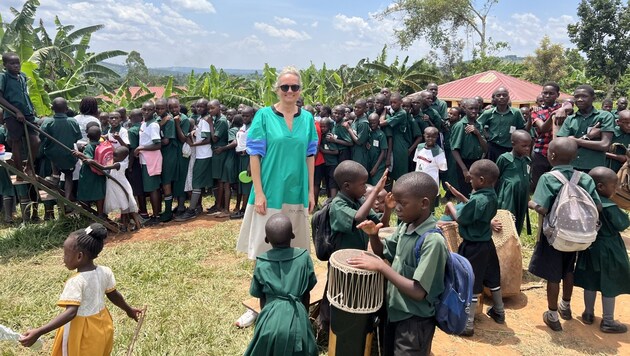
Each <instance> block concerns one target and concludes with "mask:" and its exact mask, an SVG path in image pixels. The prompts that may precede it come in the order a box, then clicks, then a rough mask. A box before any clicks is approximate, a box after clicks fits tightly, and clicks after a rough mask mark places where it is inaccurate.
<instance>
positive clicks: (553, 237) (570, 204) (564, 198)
mask: <svg viewBox="0 0 630 356" xmlns="http://www.w3.org/2000/svg"><path fill="white" fill-rule="evenodd" d="M549 173H550V174H551V175H552V176H554V177H555V178H556V179H557V180H559V181H560V183H562V188H560V191H559V192H558V195H557V196H556V200H555V201H554V202H553V205H552V206H551V209H550V210H549V212H548V213H547V215H545V218H544V220H543V233H544V234H545V236H546V237H547V241H548V242H549V244H550V245H551V246H553V248H555V249H556V250H558V251H563V252H575V251H583V250H585V249H587V248H588V247H589V246H590V245H591V243H593V241H595V238H596V237H597V230H598V228H599V212H598V211H597V206H596V205H595V202H594V201H593V198H591V196H590V195H589V194H588V193H587V192H586V190H584V188H582V187H580V186H579V185H578V182H579V181H580V176H581V175H582V174H583V173H582V172H579V171H573V175H572V176H571V181H568V180H567V179H566V178H565V176H564V175H563V174H562V173H560V172H558V171H551V172H549Z"/></svg>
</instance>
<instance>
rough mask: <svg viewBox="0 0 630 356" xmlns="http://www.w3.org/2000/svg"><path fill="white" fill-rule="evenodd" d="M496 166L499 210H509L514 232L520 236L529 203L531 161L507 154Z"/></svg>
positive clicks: (502, 156) (499, 159) (501, 157)
mask: <svg viewBox="0 0 630 356" xmlns="http://www.w3.org/2000/svg"><path fill="white" fill-rule="evenodd" d="M497 166H498V167H499V172H500V176H499V183H498V184H497V185H496V189H497V196H498V198H499V209H505V210H509V211H511V212H512V213H513V214H514V218H515V219H516V231H518V234H519V235H520V234H521V231H522V230H523V221H525V214H527V202H528V201H529V181H530V178H531V174H530V172H531V159H530V158H529V157H515V156H514V155H513V154H512V152H507V153H504V154H502V155H501V156H499V158H498V159H497Z"/></svg>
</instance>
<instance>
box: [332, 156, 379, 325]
mask: <svg viewBox="0 0 630 356" xmlns="http://www.w3.org/2000/svg"><path fill="white" fill-rule="evenodd" d="M386 172H387V171H386ZM367 180H368V172H367V170H366V169H365V168H364V167H363V166H362V165H361V164H359V163H357V162H354V161H351V160H347V161H343V162H341V163H339V165H338V166H337V169H335V181H336V182H337V186H338V187H339V193H338V194H337V196H336V197H335V198H334V199H333V200H332V202H331V203H330V212H329V214H330V230H331V234H332V236H333V239H334V241H335V246H334V250H335V251H337V250H342V249H347V248H354V249H358V250H367V245H368V236H367V234H366V233H365V232H363V231H362V230H361V229H359V228H357V225H358V224H359V223H361V222H363V221H365V220H371V221H373V222H374V223H379V222H380V218H379V216H378V215H376V213H375V212H374V210H372V205H374V201H375V200H376V199H377V197H378V193H379V192H380V191H381V190H383V188H384V187H385V182H386V181H387V173H385V174H383V176H382V177H381V179H380V180H379V182H378V184H377V185H376V186H375V187H374V190H373V191H372V193H371V194H370V195H369V196H368V197H367V198H363V196H364V195H365V190H366V185H365V184H366V183H367ZM329 322H330V305H329V302H328V299H327V298H326V289H325V290H324V297H323V298H322V304H321V307H320V325H321V326H322V329H323V330H328V324H329Z"/></svg>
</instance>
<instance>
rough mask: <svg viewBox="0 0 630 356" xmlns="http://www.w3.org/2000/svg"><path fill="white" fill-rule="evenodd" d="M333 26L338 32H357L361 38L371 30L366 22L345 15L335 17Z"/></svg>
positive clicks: (359, 18)
mask: <svg viewBox="0 0 630 356" xmlns="http://www.w3.org/2000/svg"><path fill="white" fill-rule="evenodd" d="M333 26H334V28H336V29H337V30H340V31H343V32H357V33H358V34H360V35H361V36H363V34H364V33H365V32H366V31H368V30H369V26H368V23H367V21H366V20H364V19H362V18H361V17H357V16H352V17H348V16H346V15H343V14H337V15H335V18H334V21H333Z"/></svg>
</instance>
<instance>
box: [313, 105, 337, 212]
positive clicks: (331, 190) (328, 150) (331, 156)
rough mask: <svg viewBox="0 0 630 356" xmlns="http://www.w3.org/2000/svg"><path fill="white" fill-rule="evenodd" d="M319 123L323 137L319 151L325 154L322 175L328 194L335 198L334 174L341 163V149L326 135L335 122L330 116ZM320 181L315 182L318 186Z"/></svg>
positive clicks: (335, 183) (335, 184)
mask: <svg viewBox="0 0 630 356" xmlns="http://www.w3.org/2000/svg"><path fill="white" fill-rule="evenodd" d="M322 111H323V109H322ZM319 125H320V128H321V131H322V138H323V139H322V140H321V142H320V144H319V151H320V152H321V153H322V154H323V156H324V164H323V165H322V168H321V170H322V172H321V176H322V177H323V178H324V180H325V181H326V193H327V194H328V197H329V198H334V197H335V196H336V195H337V190H338V187H337V182H336V181H335V177H334V174H335V168H337V165H338V164H339V149H338V147H337V145H336V144H335V143H333V142H329V141H328V140H327V138H326V137H328V134H329V133H330V132H332V130H333V127H334V126H335V123H334V121H332V120H331V119H330V118H328V117H323V118H322V120H321V121H320V122H319ZM319 183H320V182H315V185H316V186H317V185H318V184H319ZM315 200H317V196H315Z"/></svg>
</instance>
